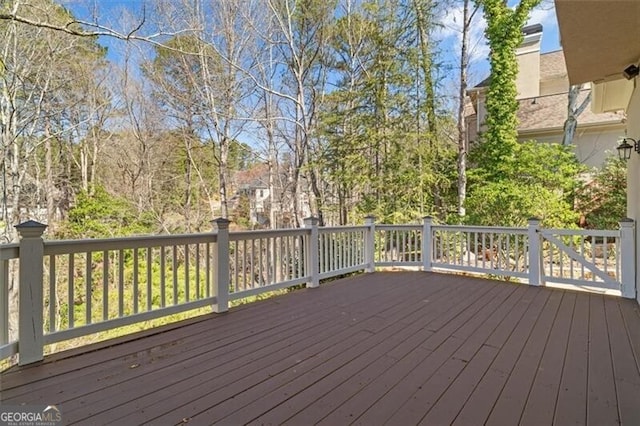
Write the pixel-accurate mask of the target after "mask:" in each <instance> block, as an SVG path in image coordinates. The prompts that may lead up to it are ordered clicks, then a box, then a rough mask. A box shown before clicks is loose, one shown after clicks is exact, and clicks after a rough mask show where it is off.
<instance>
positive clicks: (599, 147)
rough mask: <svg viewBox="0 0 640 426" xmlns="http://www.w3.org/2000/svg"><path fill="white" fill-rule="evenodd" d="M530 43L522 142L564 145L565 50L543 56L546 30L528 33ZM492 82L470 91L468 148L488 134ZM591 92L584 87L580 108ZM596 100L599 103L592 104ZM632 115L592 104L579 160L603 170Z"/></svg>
mask: <svg viewBox="0 0 640 426" xmlns="http://www.w3.org/2000/svg"><path fill="white" fill-rule="evenodd" d="M523 33H524V36H525V37H524V41H523V43H522V44H521V45H520V47H518V49H517V50H516V55H517V59H518V67H519V72H518V78H517V81H516V86H517V89H518V98H517V99H518V102H519V109H518V120H519V126H518V139H519V140H520V141H526V140H537V141H540V142H554V143H562V137H563V134H564V122H565V120H566V119H567V108H568V92H569V87H570V85H569V78H568V76H567V67H566V65H565V59H564V53H563V51H562V50H558V51H555V52H549V53H542V54H541V53H540V41H541V39H542V25H539V24H537V25H532V26H529V27H525V28H524V29H523ZM488 86H489V78H487V79H486V80H484V81H482V82H481V83H480V84H478V85H477V86H475V87H474V88H472V89H469V90H468V91H467V93H468V95H469V100H470V102H469V103H470V105H469V106H468V108H467V143H468V144H473V143H474V142H476V141H477V140H478V135H479V134H480V133H481V132H482V131H483V130H484V120H485V117H486V109H485V99H486V94H487V90H488ZM590 92H591V84H590V83H586V84H584V85H583V88H582V90H581V91H580V94H579V96H578V100H577V102H576V106H580V105H581V104H582V102H583V100H584V99H585V98H586V97H587V96H588V95H589V93H590ZM591 101H593V99H592V100H591ZM625 129H626V116H625V114H624V112H622V111H615V112H602V113H594V112H593V110H592V105H588V106H587V108H585V109H584V111H583V112H582V114H580V116H578V127H577V129H576V133H575V137H574V140H573V145H574V147H575V148H574V149H575V153H576V157H577V158H578V160H579V161H580V162H582V163H584V164H586V165H588V166H591V167H598V166H600V165H602V163H603V162H604V160H605V158H606V157H607V156H609V155H616V154H615V152H616V151H615V148H616V147H617V146H618V140H619V139H620V137H621V136H624V133H625Z"/></svg>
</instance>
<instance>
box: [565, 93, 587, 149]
mask: <svg viewBox="0 0 640 426" xmlns="http://www.w3.org/2000/svg"><path fill="white" fill-rule="evenodd" d="M581 89H582V85H581V84H576V85H573V86H571V87H570V88H569V92H568V94H567V98H568V99H567V119H566V120H565V122H564V134H563V136H562V145H565V146H567V145H571V144H572V143H573V138H574V137H575V134H576V128H577V127H578V117H579V116H580V114H582V112H583V111H584V110H585V109H586V108H587V105H589V102H590V101H591V92H589V94H588V95H587V97H586V98H584V100H583V101H582V103H581V104H580V106H579V107H576V104H577V103H578V95H580V90H581Z"/></svg>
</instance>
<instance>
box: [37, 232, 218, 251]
mask: <svg viewBox="0 0 640 426" xmlns="http://www.w3.org/2000/svg"><path fill="white" fill-rule="evenodd" d="M214 242H216V234H215V233H208V234H182V235H145V236H139V237H126V238H105V239H90V240H89V239H87V240H63V241H46V240H45V242H44V254H45V255H50V254H70V253H82V252H85V251H104V250H120V249H136V248H147V247H158V246H172V245H183V244H201V243H214Z"/></svg>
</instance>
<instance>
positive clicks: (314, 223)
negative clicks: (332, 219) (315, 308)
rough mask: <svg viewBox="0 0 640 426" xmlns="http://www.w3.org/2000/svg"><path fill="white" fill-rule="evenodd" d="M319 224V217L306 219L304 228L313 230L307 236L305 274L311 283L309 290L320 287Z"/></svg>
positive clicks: (308, 284)
mask: <svg viewBox="0 0 640 426" xmlns="http://www.w3.org/2000/svg"><path fill="white" fill-rule="evenodd" d="M319 222H320V220H319V219H318V218H317V217H306V218H304V227H305V228H309V229H311V233H309V234H307V235H305V237H306V238H305V241H306V243H305V250H304V254H305V256H304V269H305V273H306V274H307V276H308V277H309V281H307V288H316V287H319V286H320V271H319V265H320V263H319V262H320V256H319V248H318V223H319Z"/></svg>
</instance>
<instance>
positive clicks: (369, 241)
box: [364, 216, 376, 272]
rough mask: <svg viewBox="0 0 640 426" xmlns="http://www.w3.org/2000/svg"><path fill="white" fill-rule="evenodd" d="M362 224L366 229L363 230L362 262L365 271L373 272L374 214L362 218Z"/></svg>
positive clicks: (374, 265) (374, 267)
mask: <svg viewBox="0 0 640 426" xmlns="http://www.w3.org/2000/svg"><path fill="white" fill-rule="evenodd" d="M364 224H365V226H366V227H367V229H366V230H365V231H364V263H365V268H364V271H365V272H375V270H376V264H375V256H374V253H375V251H376V218H375V216H367V217H365V218H364Z"/></svg>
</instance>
